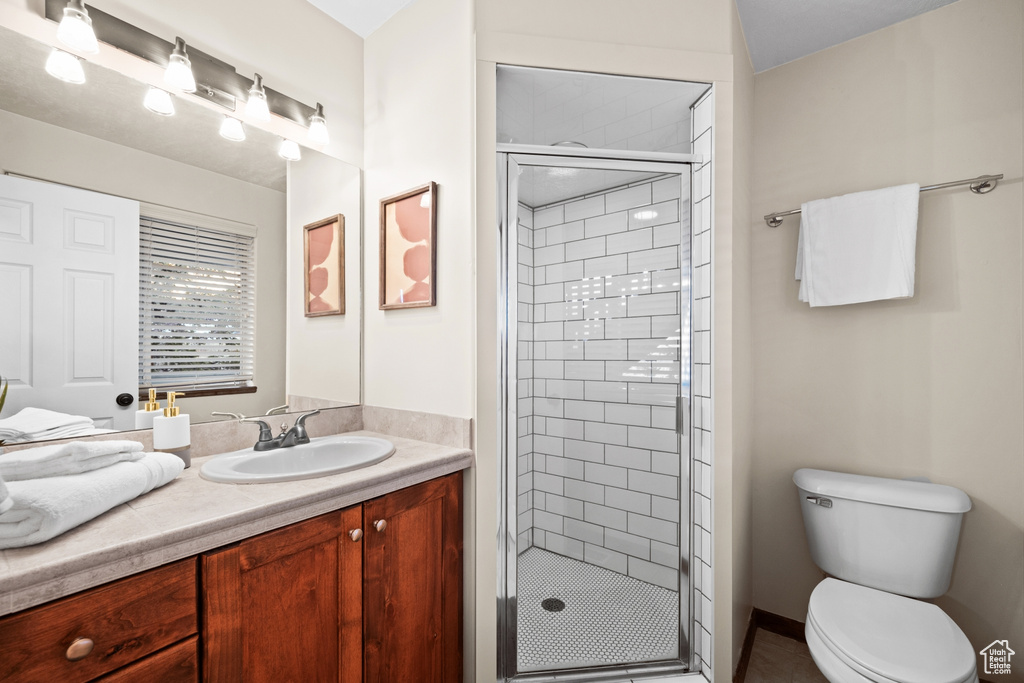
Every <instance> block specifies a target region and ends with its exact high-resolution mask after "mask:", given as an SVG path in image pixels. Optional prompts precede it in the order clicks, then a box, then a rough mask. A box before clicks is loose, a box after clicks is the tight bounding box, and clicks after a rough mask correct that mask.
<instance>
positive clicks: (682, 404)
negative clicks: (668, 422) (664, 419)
mask: <svg viewBox="0 0 1024 683" xmlns="http://www.w3.org/2000/svg"><path fill="white" fill-rule="evenodd" d="M676 433H677V434H681V435H683V436H686V435H687V434H689V433H690V398H689V397H688V396H676Z"/></svg>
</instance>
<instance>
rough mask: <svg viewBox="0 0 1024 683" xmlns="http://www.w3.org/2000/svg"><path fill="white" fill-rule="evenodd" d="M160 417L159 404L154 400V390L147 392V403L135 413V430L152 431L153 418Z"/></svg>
mask: <svg viewBox="0 0 1024 683" xmlns="http://www.w3.org/2000/svg"><path fill="white" fill-rule="evenodd" d="M158 415H160V403H159V401H157V400H156V389H150V390H149V401H148V402H147V403H146V404H145V405H144V406H143V408H142V410H136V411H135V428H136V429H152V428H153V418H155V417H157V416H158Z"/></svg>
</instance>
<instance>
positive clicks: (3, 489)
mask: <svg viewBox="0 0 1024 683" xmlns="http://www.w3.org/2000/svg"><path fill="white" fill-rule="evenodd" d="M12 505H14V501H13V500H11V494H10V493H8V491H7V484H5V483H4V480H3V479H2V478H0V514H2V513H4V512H7V511H8V510H10V509H11V506H12Z"/></svg>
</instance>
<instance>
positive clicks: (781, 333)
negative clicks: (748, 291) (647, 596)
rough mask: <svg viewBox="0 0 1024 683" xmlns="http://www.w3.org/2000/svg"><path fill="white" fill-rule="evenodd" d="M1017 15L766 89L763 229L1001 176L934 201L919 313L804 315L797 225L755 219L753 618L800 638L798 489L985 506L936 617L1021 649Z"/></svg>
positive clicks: (855, 46)
mask: <svg viewBox="0 0 1024 683" xmlns="http://www.w3.org/2000/svg"><path fill="white" fill-rule="evenodd" d="M1022 8H1024V6H1022V4H1021V3H1020V2H1019V0H961V1H960V2H957V3H954V4H951V5H948V6H946V7H943V8H941V9H939V10H936V11H933V12H929V13H927V14H924V15H921V16H919V17H917V18H915V19H911V20H909V21H906V22H903V23H901V24H898V25H896V26H893V27H890V28H887V29H884V30H882V31H878V32H876V33H873V34H870V35H868V36H864V37H862V38H858V39H856V40H853V41H850V42H848V43H845V44H843V45H840V46H837V47H834V48H832V49H829V50H825V51H823V52H820V53H818V54H815V55H812V56H809V57H806V58H804V59H801V60H799V61H796V62H793V63H791V64H788V65H785V66H781V67H778V68H776V69H773V70H771V71H768V72H765V73H762V74H759V75H758V76H757V77H756V79H755V89H754V93H755V95H754V111H755V118H754V122H755V129H754V141H755V143H754V150H755V155H754V176H753V179H754V181H753V182H754V184H753V203H752V208H753V213H754V214H755V216H760V215H762V214H765V213H768V212H771V211H778V210H786V209H790V208H794V207H798V206H800V203H801V202H803V201H807V200H810V199H815V198H819V197H828V196H833V195H838V194H844V193H848V192H855V191H859V190H868V189H873V188H878V187H884V186H888V185H894V184H898V183H907V182H920V183H921V184H930V183H938V182H944V181H950V180H957V179H961V178H969V177H973V176H975V175H979V174H983V173H1003V174H1005V176H1006V179H1005V181H1004V182H1003V183H1001V184H1000V186H999V187H998V189H997V190H996V191H994V192H992V193H991V194H989V195H985V196H983V197H981V196H977V195H974V194H972V193H970V192H969V191H967V190H966V189H965V188H957V189H950V190H943V191H936V192H930V193H925V194H923V195H922V196H921V203H920V219H919V231H918V249H917V287H916V293H915V296H914V298H912V299H909V300H902V301H887V302H877V303H868V304H858V305H852V306H842V307H836V308H819V309H809V308H808V307H807V306H806V305H805V304H800V303H798V302H797V285H796V283H795V281H794V280H793V270H794V263H795V254H796V238H797V226H798V222H797V220H796V219H794V218H787V219H786V222H785V223H784V224H783V225H782V226H781V227H780V228H778V229H776V230H771V229H769V228H766V227H765V226H764V224H763V222H760V221H756V219H755V221H756V222H757V224H756V225H753V226H752V227H751V230H752V235H753V245H752V249H753V268H752V281H751V285H752V303H753V354H754V356H753V357H754V444H755V451H754V486H753V504H754V510H753V513H754V603H755V605H757V606H758V607H759V608H762V609H765V610H768V611H771V612H775V613H778V614H782V615H784V616H787V617H791V618H794V619H800V620H801V621H802V620H804V618H805V616H806V608H807V599H808V596H809V594H810V592H811V589H812V588H813V587H814V585H815V584H816V583H817V581H818V580H819V579H820V577H821V574H820V572H819V571H818V569H817V568H816V567H815V566H814V564H813V563H812V562H811V559H810V557H809V554H808V550H807V544H806V541H805V539H804V532H803V526H802V523H801V518H800V512H799V507H798V503H797V496H796V490H795V489H794V486H793V483H792V475H793V472H794V470H796V469H797V468H799V467H818V468H823V469H835V470H841V471H848V472H856V473H861V474H873V475H882V476H891V477H907V476H914V475H924V476H927V477H930V478H931V479H932V480H933V481H936V482H939V483H943V484H951V485H954V486H957V487H959V488H961V489H963V490H964V491H966V492H967V493H968V495H970V497H971V499H972V500H973V502H974V509H973V510H972V511H971V512H969V513H968V514H967V515H966V518H965V521H964V526H963V530H962V533H961V537H960V547H959V551H958V556H957V562H956V567H955V570H954V575H953V583H952V587H951V588H950V591H949V593H948V595H946V596H945V597H943V598H940V599H939V600H938V601H937V602H938V604H940V605H941V606H942V607H943V609H945V610H946V611H947V612H948V613H949V614H950V616H951V617H952V618H953V619H954V620H955V621H956V622H957V623H958V624H960V626H961V627H962V628H963V629H964V631H965V632H966V634H967V636H968V637H969V638H970V639H971V642H972V644H973V645H974V646H975V648H976V649H980V648H982V647H984V646H985V645H987V644H989V643H990V642H991V641H993V640H995V639H997V638H998V639H1004V638H1008V639H1009V640H1010V642H1011V643H1024V595H1022V592H1024V496H1022V490H1024V457H1022V453H1024V437H1022V415H1024V397H1022V392H1024V383H1022V369H1021V332H1022V330H1021V302H1022V289H1021V274H1022V273H1021V271H1022V268H1021V261H1022V257H1021V221H1022V194H1021V172H1022V157H1024V151H1022V110H1021V99H1022V93H1021V78H1022V74H1021V70H1022V61H1024V60H1022V45H1021V42H1022V35H1024V28H1022ZM1017 649H1018V651H1019V650H1020V648H1019V647H1018V648H1017ZM1014 670H1015V672H1016V673H1015V674H1014V677H1013V678H1012V680H1015V681H1022V680H1024V666H1021V667H1017V666H1014Z"/></svg>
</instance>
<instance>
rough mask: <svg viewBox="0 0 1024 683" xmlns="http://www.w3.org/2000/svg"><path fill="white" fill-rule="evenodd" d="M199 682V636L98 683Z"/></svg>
mask: <svg viewBox="0 0 1024 683" xmlns="http://www.w3.org/2000/svg"><path fill="white" fill-rule="evenodd" d="M198 680H199V636H192V637H191V638H189V639H188V640H186V641H183V642H181V643H178V644H177V645H172V646H171V647H169V648H167V649H166V650H160V652H157V653H156V654H155V655H150V656H148V657H146V658H145V659H143V660H141V661H138V662H135V663H134V664H129V665H128V666H126V667H125V668H123V669H118V670H117V671H115V672H114V673H112V674H110V675H108V676H104V677H103V678H101V679H99V681H98V682H97V683H139V682H140V681H159V682H160V683H196V682H197V681H198Z"/></svg>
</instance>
